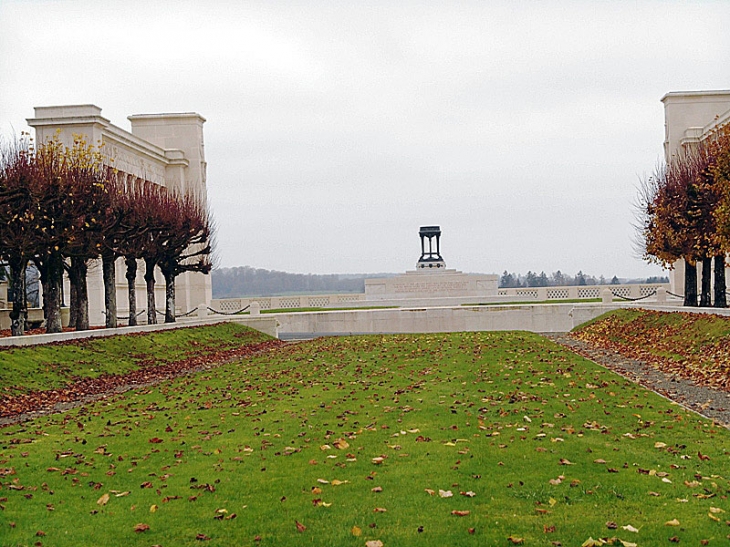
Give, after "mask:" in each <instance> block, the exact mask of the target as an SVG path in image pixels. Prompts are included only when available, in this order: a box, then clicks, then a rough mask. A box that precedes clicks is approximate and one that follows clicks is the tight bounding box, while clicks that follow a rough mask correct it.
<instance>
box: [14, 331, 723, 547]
mask: <svg viewBox="0 0 730 547" xmlns="http://www.w3.org/2000/svg"><path fill="white" fill-rule="evenodd" d="M343 442H346V443H347V444H348V445H349V446H345V445H344V444H343ZM656 443H666V446H663V445H662V444H656ZM338 445H339V446H340V447H341V448H337V446H338ZM698 453H699V454H701V455H702V456H703V457H702V458H700V457H699V456H698ZM729 454H730V435H728V432H727V431H726V430H724V429H719V428H716V427H714V426H713V425H712V424H711V423H709V422H707V421H705V420H701V419H699V418H698V417H697V416H696V415H693V414H689V413H687V412H685V411H683V410H682V409H680V408H679V407H677V406H674V405H671V404H669V403H668V402H667V401H665V400H663V399H661V398H659V397H658V396H656V395H654V394H652V393H649V392H646V391H644V390H642V389H640V388H639V387H637V386H635V385H633V384H631V383H629V382H627V381H625V380H623V379H621V378H619V377H617V376H615V375H613V374H611V373H609V372H608V371H606V370H604V369H602V368H600V367H597V366H595V365H594V364H592V363H590V362H588V361H585V360H583V359H581V358H579V357H577V356H575V355H573V354H571V353H568V352H567V351H565V350H563V349H562V348H560V347H558V346H556V345H554V344H552V343H550V342H549V341H547V340H545V339H543V338H540V337H539V336H536V335H532V334H527V333H463V334H451V335H444V334H439V335H412V336H382V337H381V336H371V337H356V338H338V339H324V340H317V341H312V342H308V343H301V344H297V345H293V346H287V347H284V348H282V349H281V350H278V351H277V352H274V353H268V354H266V355H259V356H255V357H253V358H252V359H251V360H249V361H247V362H244V363H240V364H229V365H225V366H223V367H220V368H218V369H216V370H215V371H212V372H209V373H204V374H199V375H197V376H194V377H193V376H191V377H185V378H181V379H179V380H177V381H175V382H171V383H164V384H160V385H159V386H157V387H154V388H150V389H147V390H143V391H137V392H131V393H128V394H126V395H123V396H116V397H114V398H111V399H109V400H107V401H105V402H100V403H98V404H95V405H90V406H88V407H86V408H84V409H81V410H76V411H72V412H69V413H67V414H65V415H57V416H53V417H50V418H45V419H39V420H35V421H33V422H29V423H27V424H25V425H24V426H13V427H8V428H5V429H2V430H0V485H2V489H0V505H2V506H3V510H1V511H0V544H2V545H31V544H34V543H35V542H36V541H41V542H42V543H43V544H45V545H99V544H104V545H140V546H142V545H144V546H149V545H153V544H161V545H200V544H201V542H200V541H199V540H196V539H195V538H196V536H197V535H198V534H202V535H203V536H204V537H207V538H211V539H210V541H206V542H205V543H202V544H203V545H210V546H213V545H220V546H223V545H262V546H263V545H313V544H314V545H322V546H327V545H331V546H348V545H352V546H363V545H365V542H366V541H367V540H375V539H378V540H381V541H382V542H383V543H384V546H385V547H392V546H401V545H403V546H405V545H415V544H417V545H433V546H442V545H460V546H468V545H509V544H510V543H509V541H508V539H507V538H508V537H509V536H513V537H514V538H523V539H524V544H525V545H550V543H551V542H560V543H562V545H565V546H568V545H580V544H581V543H583V541H585V540H586V539H587V538H588V537H589V536H592V537H594V538H597V537H611V536H618V537H619V538H621V539H622V540H625V541H629V542H637V543H639V545H666V544H668V539H669V538H670V537H675V536H676V537H677V538H678V539H680V540H681V542H682V544H688V545H697V544H699V542H700V540H702V539H708V540H710V542H711V543H710V544H715V543H717V544H720V542H721V538H724V537H725V535H726V534H727V526H726V525H725V524H724V521H725V520H726V518H727V515H728V513H724V514H723V513H712V512H711V508H717V509H721V510H724V511H728V512H730V506H729V504H728V501H727V494H728V491H729V490H730V483H729V482H728V476H730V465H728V455H729ZM376 457H384V458H385V459H384V460H383V461H382V463H380V464H375V463H373V458H376ZM561 459H563V460H565V461H563V462H562V464H561ZM596 460H598V461H599V463H596ZM602 460H605V462H606V463H600V461H602ZM640 470H641V471H640ZM664 473H667V475H666V476H665V477H662V476H661V475H662V474H664ZM560 477H562V478H560ZM664 479H666V480H664ZM321 480H322V481H329V482H327V483H322V482H321ZM335 480H337V481H343V482H342V484H339V485H335ZM551 481H552V483H551ZM667 481H671V482H667ZM206 485H207V486H206ZM21 487H22V489H19V488H21ZM374 487H382V492H379V493H375V492H372V490H371V489H372V488H374ZM317 489H319V490H317ZM425 489H431V490H433V491H434V492H435V495H429V493H427V492H426V490H425ZM440 489H441V490H444V491H451V492H452V493H453V496H452V497H447V498H442V497H440V496H439V494H438V491H439V490H440ZM460 492H465V493H466V492H474V493H475V495H474V496H473V497H467V496H463V495H460ZM652 492H653V493H656V494H659V495H658V496H654V495H651V494H650V493H652ZM104 494H110V498H109V501H108V503H106V504H105V505H104V504H101V505H100V504H99V503H98V501H97V500H100V499H102V496H103V495H104ZM117 494H119V497H117ZM317 500H319V501H317ZM330 504H331V505H330ZM376 508H383V509H386V511H385V512H375V510H376ZM455 510H456V511H469V515H467V516H455V515H452V513H451V512H452V511H455ZM233 514H235V515H236V518H230V519H225V518H224V519H223V520H216V519H215V518H214V517H215V516H216V515H218V516H220V515H222V516H224V517H231V516H232V515H233ZM712 517H714V518H720V520H721V522H717V521H715V520H714V519H713V518H712ZM675 518H676V519H678V520H679V521H680V526H676V527H671V526H666V525H665V523H666V522H667V521H671V520H672V519H675ZM607 521H614V522H615V523H616V524H617V525H618V529H615V530H611V529H608V528H607V527H606V522H607ZM297 522H299V523H301V524H303V525H304V526H305V527H306V529H305V530H303V531H298V529H297V526H296V523H297ZM11 523H13V524H12V525H11ZM139 523H144V524H147V525H149V526H150V529H149V531H147V532H142V533H135V532H134V531H133V527H134V526H135V524H139ZM628 525H632V526H634V527H636V528H638V529H639V532H638V533H633V532H631V531H628V530H625V529H622V526H628ZM354 527H356V528H354ZM470 529H473V533H470ZM39 530H40V531H42V532H43V533H45V534H46V535H45V536H42V537H37V536H36V533H37V532H38V531H39ZM358 530H359V535H356V534H358ZM353 532H354V533H353ZM201 537H202V536H201Z"/></svg>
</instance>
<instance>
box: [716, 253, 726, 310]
mask: <svg viewBox="0 0 730 547" xmlns="http://www.w3.org/2000/svg"><path fill="white" fill-rule="evenodd" d="M714 305H715V307H716V308H727V293H726V288H725V255H724V254H720V255H717V256H716V257H715V304H714Z"/></svg>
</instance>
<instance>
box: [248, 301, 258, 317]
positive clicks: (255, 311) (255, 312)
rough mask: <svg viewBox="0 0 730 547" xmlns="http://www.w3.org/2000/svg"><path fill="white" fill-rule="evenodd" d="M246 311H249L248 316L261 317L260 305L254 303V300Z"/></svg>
mask: <svg viewBox="0 0 730 547" xmlns="http://www.w3.org/2000/svg"><path fill="white" fill-rule="evenodd" d="M248 310H249V314H250V315H252V316H253V315H261V304H259V303H258V302H256V301H255V300H254V301H253V302H251V304H250V305H249V308H248Z"/></svg>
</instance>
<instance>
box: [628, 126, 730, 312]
mask: <svg viewBox="0 0 730 547" xmlns="http://www.w3.org/2000/svg"><path fill="white" fill-rule="evenodd" d="M729 175H730V127H728V126H722V127H719V128H717V129H716V130H715V131H714V132H712V133H711V134H710V136H709V137H708V138H707V139H705V140H704V141H701V142H698V143H694V144H693V145H691V146H690V145H687V146H684V147H683V148H681V149H680V150H679V151H678V152H677V153H676V154H675V155H674V156H672V158H671V159H670V160H669V162H667V163H661V164H660V165H658V166H657V168H656V169H655V170H654V173H653V174H652V176H650V177H648V178H646V179H645V180H643V181H642V184H641V186H640V189H639V199H638V203H637V212H638V219H639V222H638V226H637V229H638V232H639V238H638V240H639V247H640V250H641V253H642V255H643V257H644V258H645V259H646V260H647V261H649V262H654V263H657V264H661V265H662V266H664V267H669V268H671V267H672V266H673V264H674V263H675V262H676V261H677V260H680V259H682V260H684V261H685V291H686V292H685V305H687V306H696V305H697V293H696V286H697V278H696V271H697V270H696V265H697V263H698V262H702V264H703V268H702V277H703V278H702V293H701V296H700V302H699V304H700V305H702V306H709V305H710V303H711V298H710V275H711V271H712V260H713V258H714V260H715V278H716V279H715V281H716V285H715V295H714V303H715V306H716V307H725V306H726V298H725V276H724V268H725V255H726V254H727V253H728V251H729V250H730V176H729Z"/></svg>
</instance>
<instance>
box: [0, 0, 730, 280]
mask: <svg viewBox="0 0 730 547" xmlns="http://www.w3.org/2000/svg"><path fill="white" fill-rule="evenodd" d="M728 28H730V6H729V5H728V3H727V2H726V1H723V0H721V1H716V2H711V1H694V2H689V1H685V2H669V1H663V2H645V1H641V0H635V1H626V2H621V1H613V2H598V1H593V0H590V1H589V0H586V1H582V2H578V1H554V2H550V1H541V2H537V1H535V2H520V1H516V0H508V1H504V2H499V1H491V0H490V1H488V2H487V1H473V2H466V1H464V2H460V1H456V0H451V1H444V2H441V1H438V0H427V1H423V2H406V1H393V0H387V1H386V0H383V1H376V2H369V1H365V0H357V1H354V0H353V1H340V2H331V1H321V2H318V1H300V2H297V1H288V2H277V1H273V0H264V1H261V2H254V1H228V2H223V1H219V2H217V1H214V0H209V1H205V2H203V1H196V2H185V1H181V0H174V1H152V0H145V1H143V2H136V1H130V0H123V1H116V0H115V1H112V0H104V1H99V0H92V1H81V0H48V1H35V0H0V134H2V135H3V136H5V137H6V138H7V137H8V136H10V135H11V132H12V131H15V132H16V133H19V132H20V131H21V130H24V129H26V128H27V125H26V123H25V119H26V118H30V117H33V107H34V106H48V105H59V104H86V103H93V104H95V105H97V106H99V107H101V108H102V109H103V112H102V115H103V116H105V117H106V118H108V119H110V120H111V122H112V123H113V124H115V125H117V126H119V127H122V128H123V129H127V130H128V129H129V122H128V121H127V116H128V115H131V114H143V113H144V114H148V113H158V112H190V111H195V112H198V113H200V114H201V115H202V116H203V117H205V118H206V119H207V123H206V124H205V126H204V129H205V144H206V159H207V162H208V195H209V199H210V203H211V207H212V210H213V213H214V216H215V218H216V221H217V224H218V227H219V231H218V254H219V265H220V266H243V265H249V266H253V267H259V268H267V269H277V270H285V271H290V272H302V273H308V272H311V273H355V272H401V271H405V270H411V269H414V267H415V263H416V261H417V259H418V257H419V255H420V243H419V239H418V228H419V226H421V225H431V224H437V225H440V226H441V229H442V232H443V236H442V245H441V251H442V255H443V256H444V259H445V260H446V264H447V267H449V268H456V269H459V270H462V271H466V272H484V273H501V272H502V271H503V270H505V269H506V270H510V271H515V272H522V273H526V272H527V271H528V270H533V271H537V272H539V271H541V270H544V271H545V272H547V273H548V274H549V273H551V272H553V271H555V270H558V269H560V270H562V271H563V272H564V273H569V274H571V275H573V274H575V273H576V272H577V271H578V270H579V269H582V270H583V271H584V272H587V273H590V274H593V275H595V276H599V275H601V274H602V275H605V276H607V277H611V276H613V275H618V276H619V277H629V276H631V277H639V276H648V275H655V274H660V273H661V270H660V269H659V268H658V267H656V266H648V265H646V264H644V263H643V262H642V261H641V260H640V259H639V258H637V257H636V256H635V253H634V251H633V248H632V235H633V229H632V220H633V216H632V209H631V207H632V202H633V200H634V197H635V194H636V184H637V181H638V179H639V177H641V176H643V175H644V174H646V173H649V172H651V170H652V169H653V167H654V166H655V164H656V162H657V161H658V159H659V158H660V156H661V154H662V142H663V138H664V129H663V124H664V112H663V106H662V104H661V103H660V99H661V97H662V96H663V95H664V94H665V93H667V92H669V91H686V90H706V89H728V88H730V33H728V32H727V30H728Z"/></svg>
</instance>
